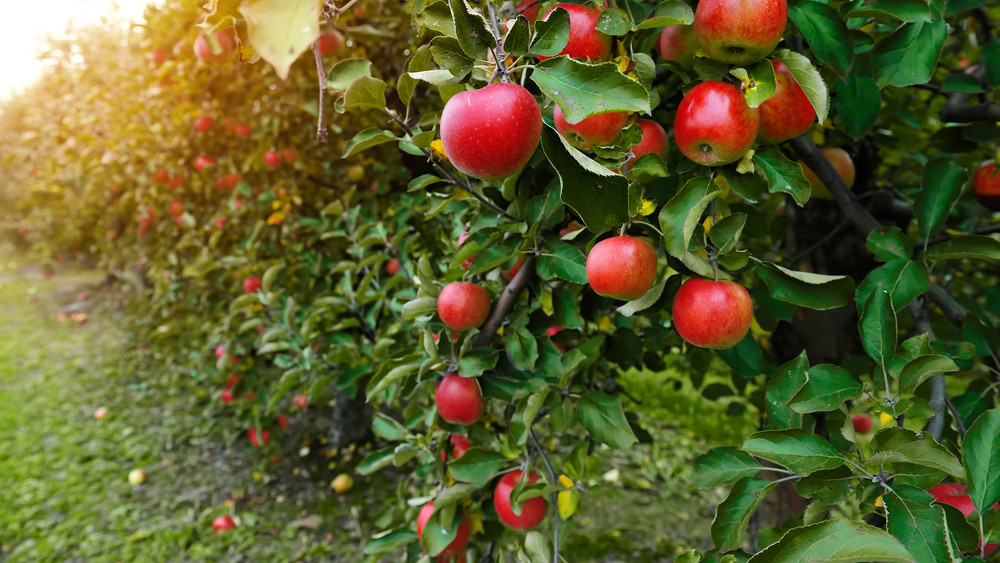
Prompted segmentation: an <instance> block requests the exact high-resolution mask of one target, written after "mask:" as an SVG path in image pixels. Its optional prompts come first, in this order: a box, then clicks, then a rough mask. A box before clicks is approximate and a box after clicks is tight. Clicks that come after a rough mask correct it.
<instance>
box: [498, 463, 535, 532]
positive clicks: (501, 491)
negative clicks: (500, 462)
mask: <svg viewBox="0 0 1000 563" xmlns="http://www.w3.org/2000/svg"><path fill="white" fill-rule="evenodd" d="M523 475H524V472H523V471H512V472H510V473H508V474H506V475H504V476H503V477H501V478H500V481H498V482H497V487H496V489H495V490H494V491H493V507H494V508H496V511H497V516H498V517H499V518H500V521H501V522H503V523H504V524H506V525H508V526H510V527H511V528H514V529H515V530H530V529H532V528H534V527H535V526H537V525H538V524H540V523H541V522H542V520H544V519H545V514H546V513H547V512H548V511H549V503H548V502H547V501H546V500H545V499H544V498H542V497H535V498H530V499H528V500H526V501H524V502H523V503H521V515H520V516H518V515H516V514H514V508H513V507H512V506H511V502H510V493H511V492H512V491H513V490H514V487H516V486H517V484H518V483H520V482H521V481H522V480H523V477H522V476H523ZM536 481H538V474H537V473H535V472H534V471H532V472H531V473H529V474H528V484H530V485H534V484H535V482H536Z"/></svg>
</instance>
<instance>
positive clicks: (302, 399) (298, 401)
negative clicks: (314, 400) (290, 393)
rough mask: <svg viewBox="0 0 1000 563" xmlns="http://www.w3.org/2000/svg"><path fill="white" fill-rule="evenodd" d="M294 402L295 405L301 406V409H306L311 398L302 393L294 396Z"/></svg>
mask: <svg viewBox="0 0 1000 563" xmlns="http://www.w3.org/2000/svg"><path fill="white" fill-rule="evenodd" d="M292 402H293V403H295V406H297V407H299V408H300V409H304V408H306V406H307V405H308V404H309V399H307V398H306V396H305V395H303V394H301V393H300V394H298V395H295V396H294V397H292Z"/></svg>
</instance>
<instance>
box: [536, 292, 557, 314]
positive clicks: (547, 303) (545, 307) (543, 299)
mask: <svg viewBox="0 0 1000 563" xmlns="http://www.w3.org/2000/svg"><path fill="white" fill-rule="evenodd" d="M538 303H539V304H540V305H541V306H542V312H543V313H545V314H546V315H547V316H549V317H551V316H552V315H554V314H555V309H553V308H552V292H551V291H543V292H542V294H541V295H539V296H538Z"/></svg>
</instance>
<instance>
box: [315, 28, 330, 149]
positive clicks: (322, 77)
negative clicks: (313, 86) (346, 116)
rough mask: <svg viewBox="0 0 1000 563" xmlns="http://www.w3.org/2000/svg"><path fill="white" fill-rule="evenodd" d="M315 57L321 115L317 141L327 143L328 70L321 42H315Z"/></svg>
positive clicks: (318, 121)
mask: <svg viewBox="0 0 1000 563" xmlns="http://www.w3.org/2000/svg"><path fill="white" fill-rule="evenodd" d="M312 52H313V56H314V57H315V58H316V75H317V81H318V82H319V111H318V112H317V113H318V114H319V115H317V116H316V140H317V141H319V142H320V143H325V142H326V135H327V131H326V123H325V122H324V121H325V114H326V69H324V68H323V53H321V52H320V50H319V40H318V39H317V40H316V41H313V44H312Z"/></svg>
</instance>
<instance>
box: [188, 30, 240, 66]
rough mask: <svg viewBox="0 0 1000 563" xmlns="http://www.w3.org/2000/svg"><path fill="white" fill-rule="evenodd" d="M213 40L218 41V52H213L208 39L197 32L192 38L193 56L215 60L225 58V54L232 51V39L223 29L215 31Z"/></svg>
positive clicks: (205, 59)
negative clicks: (195, 36) (193, 38)
mask: <svg viewBox="0 0 1000 563" xmlns="http://www.w3.org/2000/svg"><path fill="white" fill-rule="evenodd" d="M215 40H216V41H218V42H219V48H220V51H219V52H218V53H213V52H212V46H211V45H209V44H208V40H207V39H205V36H204V35H201V34H199V35H198V37H197V38H196V39H195V40H194V56H196V57H198V58H199V59H201V60H203V61H215V60H219V59H223V58H225V57H226V55H228V54H229V53H231V52H232V50H233V40H232V39H230V37H229V34H228V33H226V32H224V31H219V32H217V33H216V34H215Z"/></svg>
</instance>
